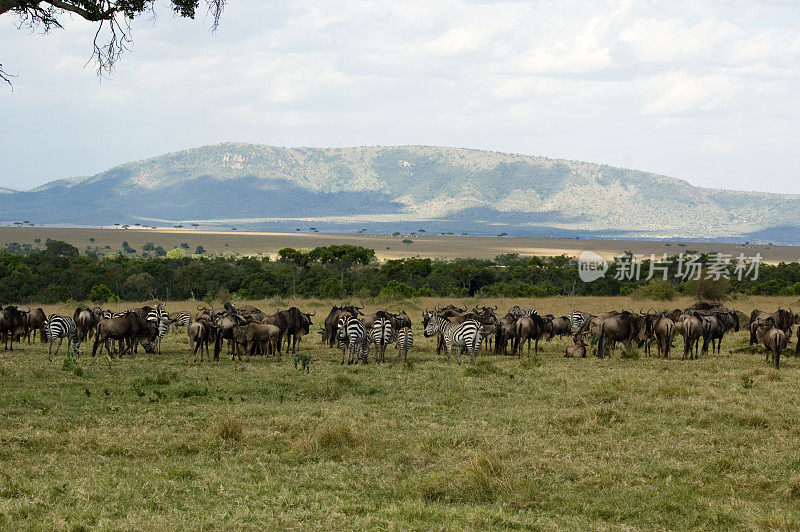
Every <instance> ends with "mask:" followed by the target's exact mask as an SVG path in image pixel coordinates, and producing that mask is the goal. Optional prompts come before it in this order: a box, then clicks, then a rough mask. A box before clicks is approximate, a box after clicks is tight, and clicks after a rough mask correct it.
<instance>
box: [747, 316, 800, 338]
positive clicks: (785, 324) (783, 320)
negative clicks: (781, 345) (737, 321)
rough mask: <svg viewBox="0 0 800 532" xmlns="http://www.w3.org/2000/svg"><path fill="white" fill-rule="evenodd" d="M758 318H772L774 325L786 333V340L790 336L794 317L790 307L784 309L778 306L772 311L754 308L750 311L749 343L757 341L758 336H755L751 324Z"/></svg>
mask: <svg viewBox="0 0 800 532" xmlns="http://www.w3.org/2000/svg"><path fill="white" fill-rule="evenodd" d="M759 318H772V321H773V322H774V323H775V327H777V328H778V329H780V330H782V331H783V333H784V334H785V335H786V339H787V341H788V340H789V339H791V338H792V325H793V324H794V322H795V319H796V318H795V314H794V312H792V309H789V310H785V309H782V308H780V307H778V310H777V311H775V312H772V313H769V312H763V311H761V310H758V309H755V310H753V312H751V313H750V345H753V344H757V343H758V338H756V333H755V328H754V327H753V325H754V324H755V323H756V322H757V321H758V319H759Z"/></svg>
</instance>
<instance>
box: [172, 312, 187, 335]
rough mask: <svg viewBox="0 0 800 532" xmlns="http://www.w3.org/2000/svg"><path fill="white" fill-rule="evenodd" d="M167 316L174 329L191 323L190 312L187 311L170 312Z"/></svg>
mask: <svg viewBox="0 0 800 532" xmlns="http://www.w3.org/2000/svg"><path fill="white" fill-rule="evenodd" d="M167 316H168V317H169V319H170V321H171V322H172V325H174V326H175V330H176V331H177V330H178V327H188V326H189V324H190V323H192V314H191V313H189V312H170V313H169V314H168V315H167Z"/></svg>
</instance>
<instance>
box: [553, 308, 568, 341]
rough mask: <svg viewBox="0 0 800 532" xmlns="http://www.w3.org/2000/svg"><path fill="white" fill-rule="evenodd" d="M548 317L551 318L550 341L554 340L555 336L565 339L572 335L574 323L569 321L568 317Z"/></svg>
mask: <svg viewBox="0 0 800 532" xmlns="http://www.w3.org/2000/svg"><path fill="white" fill-rule="evenodd" d="M548 316H550V337H549V338H548V340H552V339H553V337H554V336H555V335H558V336H560V337H562V338H563V337H564V336H567V335H568V334H571V333H572V322H571V321H569V317H568V316H561V317H559V318H556V317H555V316H553V315H552V314H548Z"/></svg>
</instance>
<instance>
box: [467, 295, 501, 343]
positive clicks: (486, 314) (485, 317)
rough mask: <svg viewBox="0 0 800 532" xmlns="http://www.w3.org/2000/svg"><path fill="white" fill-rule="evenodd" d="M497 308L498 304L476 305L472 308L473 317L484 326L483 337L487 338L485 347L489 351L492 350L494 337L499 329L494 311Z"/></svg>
mask: <svg viewBox="0 0 800 532" xmlns="http://www.w3.org/2000/svg"><path fill="white" fill-rule="evenodd" d="M495 310H497V305H495V306H494V307H477V306H476V307H475V308H474V309H472V312H471V314H472V316H470V317H471V319H475V320H477V321H478V322H479V323H480V324H481V326H482V327H483V337H484V338H485V340H486V341H485V342H484V348H485V349H486V350H487V351H491V350H492V338H493V337H494V336H495V334H496V331H497V324H498V322H499V321H500V320H498V318H497V315H496V314H495V313H494V311H495Z"/></svg>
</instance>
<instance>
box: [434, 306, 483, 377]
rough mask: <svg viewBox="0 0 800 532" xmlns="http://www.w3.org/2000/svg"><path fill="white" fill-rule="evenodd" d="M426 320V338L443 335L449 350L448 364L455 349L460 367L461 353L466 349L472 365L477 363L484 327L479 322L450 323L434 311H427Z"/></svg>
mask: <svg viewBox="0 0 800 532" xmlns="http://www.w3.org/2000/svg"><path fill="white" fill-rule="evenodd" d="M426 318H427V325H426V326H425V333H424V334H425V338H429V337H431V336H433V335H434V334H436V333H442V337H443V338H444V346H445V348H446V349H447V361H448V362H450V354H451V352H452V351H453V348H455V349H456V356H457V357H458V363H459V365H460V364H461V351H462V350H465V349H466V350H467V351H468V352H469V356H470V363H471V364H474V363H475V358H476V357H477V356H478V351H479V350H480V348H481V340H482V339H483V338H482V334H483V327H482V326H481V324H480V323H479V322H477V321H475V320H466V321H464V323H458V324H455V323H450V322H449V321H448V320H447V318H443V317H441V316H438V315H437V314H436V313H435V312H434V311H432V310H429V311H427V314H426Z"/></svg>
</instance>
